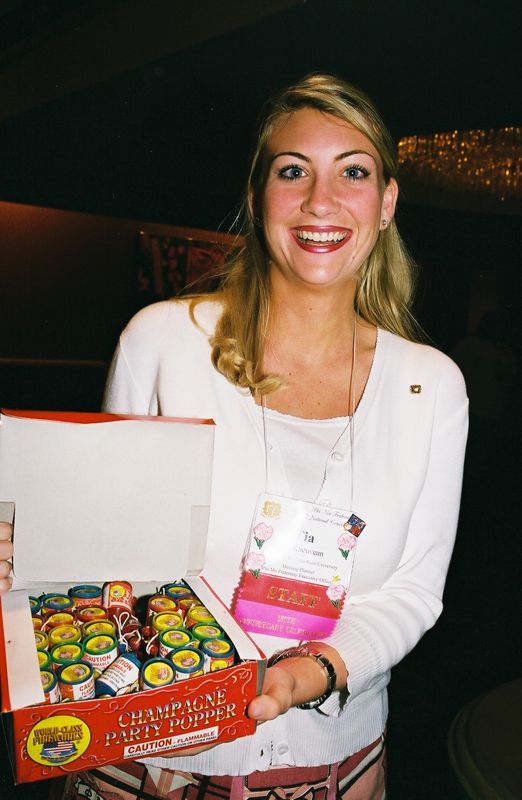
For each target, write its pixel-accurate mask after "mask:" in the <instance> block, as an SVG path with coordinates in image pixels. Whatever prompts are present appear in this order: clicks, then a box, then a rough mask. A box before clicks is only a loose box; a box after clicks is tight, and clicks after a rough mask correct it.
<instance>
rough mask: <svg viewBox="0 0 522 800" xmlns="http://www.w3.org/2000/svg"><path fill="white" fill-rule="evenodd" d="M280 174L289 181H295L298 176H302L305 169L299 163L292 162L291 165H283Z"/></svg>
mask: <svg viewBox="0 0 522 800" xmlns="http://www.w3.org/2000/svg"><path fill="white" fill-rule="evenodd" d="M277 174H278V176H279V177H280V178H284V179H285V180H287V181H295V180H297V178H302V177H303V175H304V174H305V171H304V169H303V168H302V167H300V166H299V164H291V165H290V166H289V167H283V168H282V169H280V170H279V171H278V173H277Z"/></svg>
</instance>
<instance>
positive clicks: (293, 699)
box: [247, 642, 348, 722]
mask: <svg viewBox="0 0 522 800" xmlns="http://www.w3.org/2000/svg"><path fill="white" fill-rule="evenodd" d="M310 644H311V645H313V647H314V649H316V650H320V652H321V653H322V654H323V655H325V656H326V658H328V659H329V660H330V662H331V663H332V664H333V666H334V669H335V672H336V675H337V682H336V686H335V688H336V689H343V688H345V687H346V682H347V680H348V671H347V669H346V665H345V663H344V661H343V659H342V658H341V656H340V655H339V653H338V652H337V650H335V649H334V648H333V647H330V646H329V645H326V644H324V643H322V642H313V643H310ZM325 689H326V677H325V673H324V670H323V668H322V667H321V666H320V665H319V664H318V663H317V661H315V660H314V659H313V658H307V657H303V656H295V657H291V658H285V659H284V660H282V661H278V663H277V664H274V666H273V667H269V668H268V669H267V671H266V673H265V679H264V681H263V690H262V692H261V694H260V695H258V697H255V698H254V699H253V700H252V701H251V702H250V703H249V705H248V708H247V714H248V716H249V717H250V718H251V719H255V720H257V721H258V722H266V721H267V720H269V719H275V718H276V717H278V716H279V715H280V714H284V713H285V712H286V711H288V709H289V708H292V707H293V706H298V705H300V704H301V703H307V702H309V701H310V700H315V699H316V698H317V697H321V695H322V694H323V693H324V692H325Z"/></svg>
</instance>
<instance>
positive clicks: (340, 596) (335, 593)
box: [326, 583, 345, 608]
mask: <svg viewBox="0 0 522 800" xmlns="http://www.w3.org/2000/svg"><path fill="white" fill-rule="evenodd" d="M344 595H345V589H344V586H343V585H342V584H340V583H331V584H330V586H329V587H328V589H327V590H326V596H327V597H328V599H329V600H330V602H331V604H332V605H333V606H335V608H340V606H341V603H342V601H343V600H344Z"/></svg>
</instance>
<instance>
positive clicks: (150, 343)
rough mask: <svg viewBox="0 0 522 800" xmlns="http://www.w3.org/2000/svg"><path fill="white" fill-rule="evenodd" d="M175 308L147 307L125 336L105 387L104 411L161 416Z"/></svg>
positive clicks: (168, 305)
mask: <svg viewBox="0 0 522 800" xmlns="http://www.w3.org/2000/svg"><path fill="white" fill-rule="evenodd" d="M171 308H172V306H171V304H170V303H168V302H163V303H156V304H154V305H151V306H148V307H146V308H144V309H143V310H142V311H140V312H138V314H136V316H135V317H133V318H132V319H131V321H130V322H129V324H128V325H127V327H126V328H125V330H124V331H123V333H122V334H121V336H120V339H119V342H118V346H117V348H116V352H115V353H114V357H113V360H112V364H111V367H110V369H109V374H108V377H107V383H106V386H105V395H104V399H103V410H104V411H107V412H109V413H112V414H150V415H153V416H154V415H157V414H158V413H159V410H158V400H157V395H156V386H157V374H158V367H159V362H160V358H161V346H162V342H163V340H164V336H165V329H166V325H167V321H168V318H169V314H170V310H171Z"/></svg>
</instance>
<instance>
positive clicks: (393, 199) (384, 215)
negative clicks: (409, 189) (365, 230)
mask: <svg viewBox="0 0 522 800" xmlns="http://www.w3.org/2000/svg"><path fill="white" fill-rule="evenodd" d="M398 196H399V186H398V183H397V181H396V180H395V178H390V180H389V181H388V183H387V185H386V187H385V189H384V193H383V196H382V206H381V219H382V220H387V222H386V224H385V225H384V226H383V227H386V226H387V225H388V224H389V223H390V221H391V220H392V219H393V215H394V214H395V206H396V205H397V198H398Z"/></svg>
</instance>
